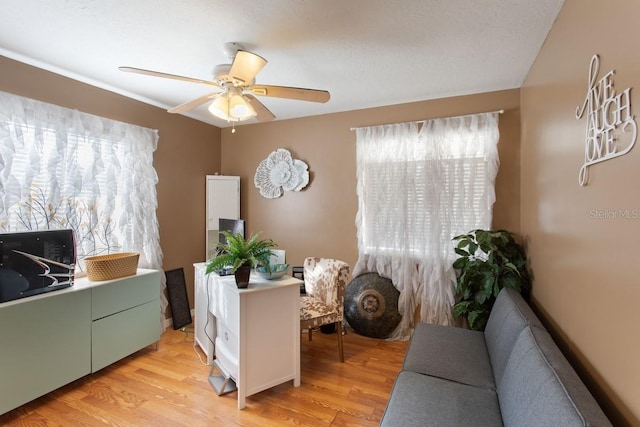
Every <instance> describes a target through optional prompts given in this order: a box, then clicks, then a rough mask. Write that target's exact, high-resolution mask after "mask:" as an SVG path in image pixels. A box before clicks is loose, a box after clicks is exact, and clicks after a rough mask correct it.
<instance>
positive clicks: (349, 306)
mask: <svg viewBox="0 0 640 427" xmlns="http://www.w3.org/2000/svg"><path fill="white" fill-rule="evenodd" d="M399 296H400V292H399V291H398V290H397V289H396V288H395V286H393V283H391V280H390V279H387V278H384V277H382V276H380V275H379V274H377V273H364V274H361V275H359V276H358V277H355V278H354V279H353V280H351V282H350V283H349V285H348V286H347V289H346V291H345V297H344V315H345V317H346V319H347V322H349V325H350V326H351V327H352V328H353V330H354V331H356V332H357V333H359V334H360V335H364V336H366V337H371V338H387V337H388V336H389V335H390V334H391V332H393V330H394V329H395V328H396V327H397V326H398V324H399V323H400V320H401V319H402V316H401V315H400V313H399V312H398V297H399Z"/></svg>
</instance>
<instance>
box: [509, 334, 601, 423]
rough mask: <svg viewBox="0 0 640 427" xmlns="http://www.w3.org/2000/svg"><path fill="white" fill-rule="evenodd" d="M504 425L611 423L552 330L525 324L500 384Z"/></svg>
mask: <svg viewBox="0 0 640 427" xmlns="http://www.w3.org/2000/svg"><path fill="white" fill-rule="evenodd" d="M498 400H499V401H500V411H501V412H502V419H503V422H504V425H505V426H519V427H526V426H532V427H533V426H535V427H540V426H563V427H565V426H610V425H611V424H610V423H609V421H608V420H607V418H606V417H605V415H604V413H603V412H602V410H601V409H600V407H599V406H598V404H597V403H596V401H595V399H594V398H593V396H591V394H590V393H589V391H588V390H587V388H586V387H585V385H584V384H583V383H582V381H581V380H580V378H579V377H578V375H577V374H576V372H575V371H574V370H573V368H572V367H571V365H569V362H568V361H567V359H566V358H565V357H564V356H563V355H562V353H561V352H560V349H559V348H558V347H557V346H556V345H555V343H554V342H553V339H552V338H551V336H550V335H549V334H548V333H547V331H545V330H542V329H540V328H536V327H526V328H525V329H524V330H523V331H522V333H521V334H520V336H519V337H518V340H517V341H516V343H515V345H514V348H513V351H512V353H511V356H510V357H509V360H508V362H507V365H506V369H505V371H504V375H503V378H502V381H501V382H500V383H499V384H498Z"/></svg>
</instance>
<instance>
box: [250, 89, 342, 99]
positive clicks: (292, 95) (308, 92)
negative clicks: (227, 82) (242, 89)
mask: <svg viewBox="0 0 640 427" xmlns="http://www.w3.org/2000/svg"><path fill="white" fill-rule="evenodd" d="M249 90H250V91H251V92H253V93H254V94H256V95H260V96H271V97H274V98H287V99H297V100H300V101H311V102H321V103H325V102H327V101H328V100H329V99H330V98H331V94H330V93H329V92H327V91H326V90H317V89H304V88H300V87H288V86H270V85H253V86H252V87H251V88H250V89H249Z"/></svg>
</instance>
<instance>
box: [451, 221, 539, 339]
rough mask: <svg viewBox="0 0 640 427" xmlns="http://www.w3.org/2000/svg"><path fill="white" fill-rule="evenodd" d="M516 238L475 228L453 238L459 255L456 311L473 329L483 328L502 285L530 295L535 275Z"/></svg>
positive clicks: (499, 232)
mask: <svg viewBox="0 0 640 427" xmlns="http://www.w3.org/2000/svg"><path fill="white" fill-rule="evenodd" d="M515 237H517V236H516V235H515V234H514V233H511V232H509V231H506V230H498V231H493V230H473V231H471V232H470V233H469V234H463V235H460V236H456V237H454V238H453V240H454V241H457V242H458V243H457V246H456V248H455V251H456V254H458V255H459V256H460V258H458V259H457V260H456V261H455V262H454V263H453V267H454V268H455V269H456V270H457V272H456V273H457V281H456V294H457V298H458V302H457V303H456V304H455V305H454V308H453V313H454V315H455V316H456V317H464V318H466V319H467V322H468V324H469V327H470V328H471V329H473V330H483V329H484V327H485V325H486V324H487V320H488V319H489V314H490V313H491V308H492V307H493V304H494V302H495V300H496V297H497V296H498V293H500V290H501V289H502V288H513V289H515V290H516V291H518V292H520V293H521V294H522V295H523V296H524V297H525V298H526V299H528V298H529V293H530V291H531V279H532V275H531V273H530V272H529V268H528V266H527V256H526V254H525V251H524V248H523V247H522V246H521V245H520V244H519V243H517V242H516V240H515Z"/></svg>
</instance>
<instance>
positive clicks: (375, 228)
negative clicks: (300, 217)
mask: <svg viewBox="0 0 640 427" xmlns="http://www.w3.org/2000/svg"><path fill="white" fill-rule="evenodd" d="M356 136H357V143H356V144H357V148H356V158H357V194H358V213H357V217H356V226H357V236H358V262H357V263H356V265H355V267H354V272H353V275H354V277H355V276H357V275H359V274H361V273H364V272H376V273H378V274H380V275H381V276H384V277H388V278H390V279H391V281H392V282H393V284H394V286H395V287H396V288H397V289H398V290H399V291H400V298H399V303H398V305H399V311H400V314H401V315H402V321H401V323H400V325H399V326H398V327H397V328H396V330H395V331H394V332H393V334H392V335H391V337H390V338H391V339H408V338H409V336H410V334H411V329H412V327H413V323H414V313H415V312H416V309H417V307H418V305H419V306H420V321H423V322H428V323H437V324H443V325H448V324H452V323H453V321H454V319H453V315H452V307H453V305H454V303H455V271H454V269H453V266H452V264H453V262H454V261H455V258H456V255H455V252H454V249H453V248H454V245H453V242H452V240H451V239H452V238H453V237H454V236H456V235H459V234H463V233H467V232H468V231H470V230H473V229H476V228H489V227H490V226H491V216H492V207H493V203H494V201H495V191H494V182H495V177H496V174H497V171H498V165H499V160H498V150H497V143H498V138H499V132H498V114H497V113H485V114H477V115H469V116H462V117H451V118H444V119H435V120H427V121H423V122H411V123H403V124H395V125H384V126H374V127H365V128H359V129H356Z"/></svg>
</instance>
